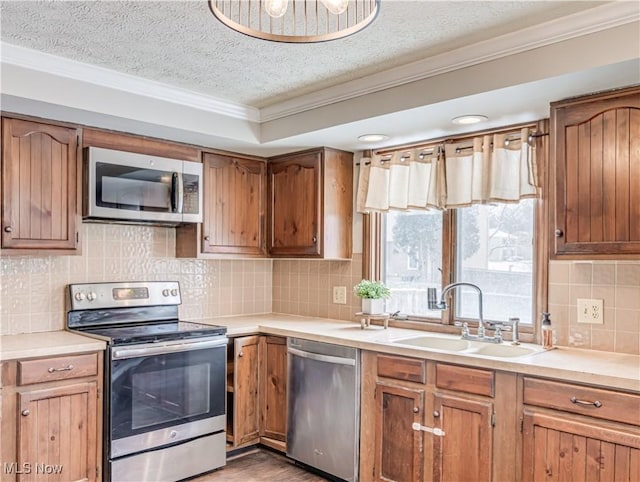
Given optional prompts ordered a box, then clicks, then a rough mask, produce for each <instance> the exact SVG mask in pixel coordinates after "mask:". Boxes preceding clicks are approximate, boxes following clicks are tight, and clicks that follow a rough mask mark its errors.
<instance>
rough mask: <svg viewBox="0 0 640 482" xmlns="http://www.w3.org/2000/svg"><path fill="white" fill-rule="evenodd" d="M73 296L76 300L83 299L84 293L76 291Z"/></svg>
mask: <svg viewBox="0 0 640 482" xmlns="http://www.w3.org/2000/svg"><path fill="white" fill-rule="evenodd" d="M74 298H75V299H76V301H83V300H84V298H85V296H84V293H83V292H82V291H78V292H77V293H76V295H75V296H74Z"/></svg>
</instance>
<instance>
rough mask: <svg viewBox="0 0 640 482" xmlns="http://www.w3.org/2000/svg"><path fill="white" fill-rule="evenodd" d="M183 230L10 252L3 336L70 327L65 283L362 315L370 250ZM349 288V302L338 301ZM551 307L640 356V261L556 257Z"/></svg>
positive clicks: (196, 313)
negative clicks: (581, 313) (47, 252)
mask: <svg viewBox="0 0 640 482" xmlns="http://www.w3.org/2000/svg"><path fill="white" fill-rule="evenodd" d="M174 252H175V230H173V229H170V228H163V227H152V226H127V225H116V224H84V225H83V254H82V256H44V257H33V256H19V257H14V256H4V257H1V258H0V334H14V333H27V332H36V331H48V330H58V329H62V328H64V319H65V287H66V285H67V284H69V283H85V282H96V281H140V280H172V281H173V280H177V281H179V282H180V286H181V289H182V295H183V303H182V305H181V306H180V316H181V318H182V319H185V320H198V319H204V318H213V317H217V316H226V315H240V314H254V313H269V312H272V311H273V312H277V313H291V314H297V315H306V316H317V317H322V318H335V319H342V320H350V321H356V320H355V319H354V313H356V312H358V311H360V299H358V298H357V297H356V296H354V294H353V286H354V285H355V284H357V283H358V282H359V281H360V280H361V279H362V255H361V254H354V256H353V260H351V261H324V260H280V259H277V260H270V259H269V260H196V259H176V258H175V256H174ZM334 286H345V287H346V290H347V304H345V305H338V304H334V303H333V302H332V293H333V287H334ZM578 298H596V299H602V300H604V323H603V324H602V325H588V324H578V323H577V302H576V300H577V299H578ZM549 311H550V312H551V318H552V322H553V327H554V330H555V332H556V337H557V343H558V344H559V345H565V346H567V345H568V346H574V347H579V348H590V349H596V350H605V351H614V352H620V353H633V354H640V261H593V262H590V261H551V262H550V264H549Z"/></svg>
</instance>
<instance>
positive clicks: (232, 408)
mask: <svg viewBox="0 0 640 482" xmlns="http://www.w3.org/2000/svg"><path fill="white" fill-rule="evenodd" d="M228 348H229V349H228V353H227V444H228V445H227V448H228V449H229V450H232V449H236V448H241V447H245V446H248V445H254V444H257V443H263V444H265V445H268V446H270V447H272V448H275V449H278V450H281V451H285V450H286V446H285V441H286V433H287V432H286V431H287V428H286V423H287V391H286V380H287V344H286V338H281V337H274V336H263V335H253V336H243V337H238V338H234V339H232V341H231V343H230V345H229V347H228Z"/></svg>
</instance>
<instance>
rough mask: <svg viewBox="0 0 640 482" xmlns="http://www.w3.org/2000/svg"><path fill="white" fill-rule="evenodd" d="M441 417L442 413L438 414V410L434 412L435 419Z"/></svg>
mask: <svg viewBox="0 0 640 482" xmlns="http://www.w3.org/2000/svg"><path fill="white" fill-rule="evenodd" d="M439 416H440V412H438V411H437V410H434V411H433V418H438V417H439Z"/></svg>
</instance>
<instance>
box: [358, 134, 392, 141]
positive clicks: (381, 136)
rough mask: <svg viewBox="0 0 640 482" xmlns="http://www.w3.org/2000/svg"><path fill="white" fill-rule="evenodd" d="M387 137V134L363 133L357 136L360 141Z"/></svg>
mask: <svg viewBox="0 0 640 482" xmlns="http://www.w3.org/2000/svg"><path fill="white" fill-rule="evenodd" d="M387 139H389V136H388V135H386V134H364V135H361V136H358V140H359V141H361V142H380V141H386V140H387Z"/></svg>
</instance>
